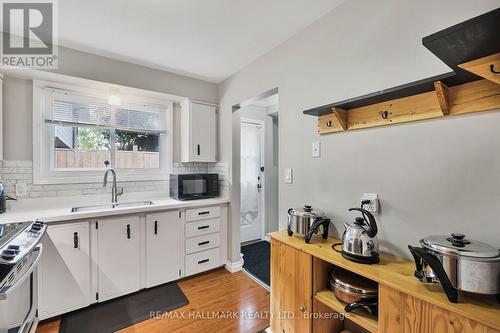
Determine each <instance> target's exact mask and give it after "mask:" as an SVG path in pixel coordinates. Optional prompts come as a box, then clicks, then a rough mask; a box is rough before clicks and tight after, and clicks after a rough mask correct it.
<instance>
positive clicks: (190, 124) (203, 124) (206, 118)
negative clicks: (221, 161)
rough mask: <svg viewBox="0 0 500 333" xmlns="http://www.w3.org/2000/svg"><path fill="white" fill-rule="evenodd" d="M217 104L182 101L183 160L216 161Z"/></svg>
mask: <svg viewBox="0 0 500 333" xmlns="http://www.w3.org/2000/svg"><path fill="white" fill-rule="evenodd" d="M216 154H217V106H215V105H209V104H202V103H196V102H192V101H190V100H188V99H186V100H184V101H183V102H182V103H181V162H216V160H217V157H216Z"/></svg>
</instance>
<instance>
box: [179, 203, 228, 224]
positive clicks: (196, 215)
mask: <svg viewBox="0 0 500 333" xmlns="http://www.w3.org/2000/svg"><path fill="white" fill-rule="evenodd" d="M219 216H220V206H212V207H203V208H193V209H186V222H189V221H199V220H205V219H212V218H214V217H219Z"/></svg>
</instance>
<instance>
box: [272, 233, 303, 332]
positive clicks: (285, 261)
mask: <svg viewBox="0 0 500 333" xmlns="http://www.w3.org/2000/svg"><path fill="white" fill-rule="evenodd" d="M312 299H313V295H312V257H311V256H310V255H309V254H306V253H304V252H301V251H299V250H296V249H294V248H292V247H290V246H288V245H285V244H283V243H280V242H278V241H276V240H271V312H272V313H273V316H272V320H271V330H272V332H276V333H298V332H300V333H308V332H312V320H311V319H309V318H308V316H307V315H308V314H309V312H310V311H312Z"/></svg>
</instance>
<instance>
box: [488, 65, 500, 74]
mask: <svg viewBox="0 0 500 333" xmlns="http://www.w3.org/2000/svg"><path fill="white" fill-rule="evenodd" d="M490 71H491V72H492V73H493V74H500V72H499V71H496V70H495V65H494V64H491V65H490Z"/></svg>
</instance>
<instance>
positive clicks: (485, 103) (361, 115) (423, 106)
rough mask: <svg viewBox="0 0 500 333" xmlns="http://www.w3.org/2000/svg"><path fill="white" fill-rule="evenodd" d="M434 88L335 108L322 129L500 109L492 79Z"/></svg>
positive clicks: (323, 119)
mask: <svg viewBox="0 0 500 333" xmlns="http://www.w3.org/2000/svg"><path fill="white" fill-rule="evenodd" d="M434 87H435V88H434V91H430V92H425V93H422V94H418V95H413V96H409V97H403V98H398V99H393V100H389V101H384V102H380V103H376V104H372V105H367V106H362V107H358V108H354V109H350V110H343V109H339V108H337V107H332V108H331V113H328V114H325V115H322V116H319V118H318V132H319V133H320V134H326V133H334V132H342V131H346V130H355V129H361V128H369V127H377V126H385V125H392V124H398V123H405V122H410V121H417V120H424V119H432V118H443V117H448V116H454V115H460V114H466V113H472V112H481V111H488V110H493V109H500V85H499V84H496V83H494V82H492V81H490V80H479V81H473V82H469V83H466V84H462V85H458V86H454V87H447V86H446V85H445V84H444V83H442V82H441V81H436V82H434ZM345 124H347V125H345Z"/></svg>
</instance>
